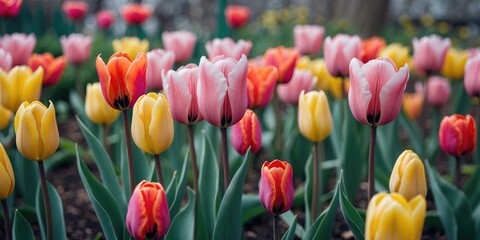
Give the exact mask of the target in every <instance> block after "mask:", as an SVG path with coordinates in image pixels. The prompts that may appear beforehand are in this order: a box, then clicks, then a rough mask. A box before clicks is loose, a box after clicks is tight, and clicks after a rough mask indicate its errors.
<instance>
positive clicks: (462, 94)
mask: <svg viewBox="0 0 480 240" xmlns="http://www.w3.org/2000/svg"><path fill="white" fill-rule="evenodd" d="M450 83H451V84H452V92H453V93H452V97H453V99H452V100H451V103H452V110H453V113H457V114H462V115H465V114H466V113H468V110H469V108H470V97H469V96H468V94H467V91H466V90H465V87H464V86H463V81H450Z"/></svg>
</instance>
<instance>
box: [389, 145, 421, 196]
mask: <svg viewBox="0 0 480 240" xmlns="http://www.w3.org/2000/svg"><path fill="white" fill-rule="evenodd" d="M389 187H390V192H392V193H394V192H395V193H400V194H401V195H403V196H404V197H405V198H406V199H407V200H410V199H412V198H414V197H416V196H417V195H422V196H423V197H427V180H426V179H425V169H424V167H423V163H422V160H421V159H420V158H419V157H418V155H417V154H416V153H414V152H413V151H412V150H405V151H403V153H402V154H400V156H398V158H397V161H396V162H395V166H394V167H393V170H392V175H390V184H389Z"/></svg>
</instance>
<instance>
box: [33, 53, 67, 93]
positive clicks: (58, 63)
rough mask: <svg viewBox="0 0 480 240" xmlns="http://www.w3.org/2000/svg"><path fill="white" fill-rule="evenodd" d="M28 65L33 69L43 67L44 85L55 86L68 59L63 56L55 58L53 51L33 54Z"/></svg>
mask: <svg viewBox="0 0 480 240" xmlns="http://www.w3.org/2000/svg"><path fill="white" fill-rule="evenodd" d="M28 66H29V67H30V68H31V69H32V71H35V70H37V68H38V67H42V68H43V71H44V75H43V85H44V86H53V85H55V84H56V83H57V82H58V81H59V80H60V78H61V77H62V74H63V71H64V70H65V67H66V66H67V60H66V59H65V57H63V56H60V57H57V58H54V57H53V55H52V54H51V53H44V54H33V55H32V57H31V58H30V61H28Z"/></svg>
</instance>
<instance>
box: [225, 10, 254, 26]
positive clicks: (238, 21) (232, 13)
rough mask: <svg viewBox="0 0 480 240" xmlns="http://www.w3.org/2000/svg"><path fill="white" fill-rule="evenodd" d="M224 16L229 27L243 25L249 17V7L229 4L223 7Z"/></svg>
mask: <svg viewBox="0 0 480 240" xmlns="http://www.w3.org/2000/svg"><path fill="white" fill-rule="evenodd" d="M225 18H226V20H227V24H228V26H230V27H231V28H240V27H243V26H244V25H245V24H246V23H247V22H248V19H249V18H250V9H249V8H248V7H246V6H241V5H230V6H228V7H226V8H225Z"/></svg>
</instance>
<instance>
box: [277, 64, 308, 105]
mask: <svg viewBox="0 0 480 240" xmlns="http://www.w3.org/2000/svg"><path fill="white" fill-rule="evenodd" d="M316 82H317V78H316V77H314V76H313V75H312V73H311V72H310V71H309V70H300V69H295V71H294V73H293V77H292V80H290V82H288V83H284V84H282V85H279V86H278V87H277V93H278V97H279V98H280V100H281V101H282V102H284V103H287V104H295V105H296V104H298V101H299V100H298V97H299V96H300V93H301V92H302V91H305V92H309V91H310V90H312V89H313V87H314V86H315V83H316Z"/></svg>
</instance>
